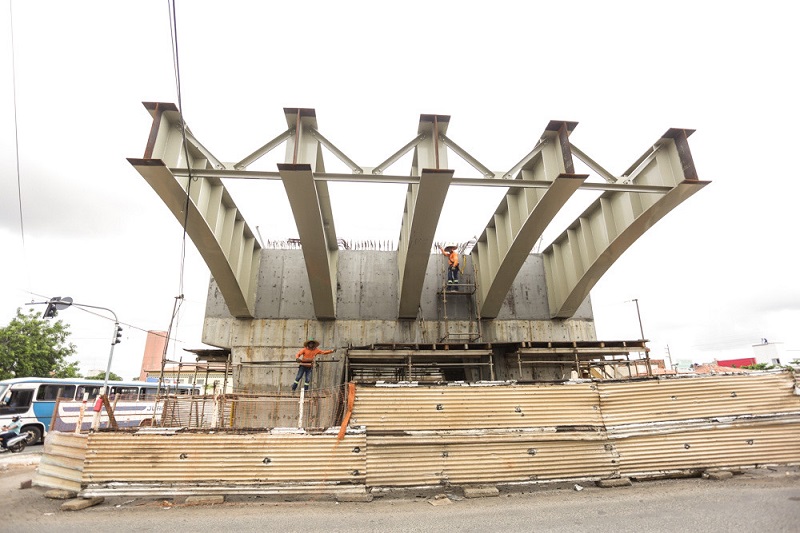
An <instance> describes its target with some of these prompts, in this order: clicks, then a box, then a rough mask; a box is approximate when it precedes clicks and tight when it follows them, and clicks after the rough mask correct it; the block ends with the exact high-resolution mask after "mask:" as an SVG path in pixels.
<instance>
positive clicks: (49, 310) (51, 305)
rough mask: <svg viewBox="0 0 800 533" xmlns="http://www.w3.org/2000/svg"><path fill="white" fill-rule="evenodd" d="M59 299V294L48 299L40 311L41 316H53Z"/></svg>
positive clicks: (56, 310)
mask: <svg viewBox="0 0 800 533" xmlns="http://www.w3.org/2000/svg"><path fill="white" fill-rule="evenodd" d="M59 301H61V296H56V297H55V298H50V301H49V302H47V307H46V308H45V310H44V313H42V318H55V317H56V313H57V312H58V309H57V308H56V302H59Z"/></svg>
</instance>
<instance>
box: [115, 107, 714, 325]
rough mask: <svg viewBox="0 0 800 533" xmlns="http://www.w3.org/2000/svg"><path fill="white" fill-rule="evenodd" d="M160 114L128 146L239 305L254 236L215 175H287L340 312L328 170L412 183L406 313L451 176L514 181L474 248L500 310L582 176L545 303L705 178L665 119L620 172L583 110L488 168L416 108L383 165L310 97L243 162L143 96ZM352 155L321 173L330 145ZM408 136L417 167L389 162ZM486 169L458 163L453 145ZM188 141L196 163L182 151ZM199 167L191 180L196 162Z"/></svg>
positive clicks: (552, 263)
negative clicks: (362, 159)
mask: <svg viewBox="0 0 800 533" xmlns="http://www.w3.org/2000/svg"><path fill="white" fill-rule="evenodd" d="M145 107H146V108H147V109H148V111H149V112H150V113H151V115H152V116H153V126H152V128H151V132H150V137H149V139H148V144H147V148H146V150H145V156H144V158H142V159H129V161H130V162H131V164H133V166H134V167H136V169H137V170H138V171H139V172H140V173H141V174H142V176H143V177H144V178H145V179H146V180H147V181H148V183H150V185H151V186H152V187H153V189H154V190H156V192H157V193H158V194H159V196H160V197H161V198H162V200H163V201H164V202H165V203H166V204H167V205H168V207H169V208H170V210H171V211H172V212H173V214H175V216H176V217H177V218H178V219H179V221H181V222H183V220H184V206H185V205H187V201H186V191H187V190H189V202H188V206H189V215H190V216H189V217H188V223H187V232H188V234H189V236H190V237H191V238H192V240H193V241H194V242H195V244H196V245H197V247H198V249H199V250H200V252H201V254H202V255H203V258H204V259H205V261H206V263H207V264H208V265H209V268H210V270H211V273H212V275H213V276H214V278H215V280H216V281H217V284H218V286H219V288H220V291H221V292H222V294H223V297H224V298H225V301H226V303H227V305H228V308H229V310H230V312H231V314H232V315H234V316H237V317H252V316H253V311H254V301H255V291H256V281H257V279H256V277H257V274H258V269H259V260H260V246H259V244H258V242H257V241H256V239H255V238H254V236H253V233H252V232H251V231H250V229H249V227H248V226H247V224H246V223H245V221H244V219H243V218H242V217H241V214H240V213H239V211H238V209H237V208H236V206H235V204H234V203H233V201H232V200H231V198H230V196H229V194H228V193H227V191H226V190H225V187H224V186H223V184H222V183H221V179H280V180H282V181H283V184H284V187H285V189H286V193H287V196H288V198H289V202H290V205H291V206H292V210H293V214H294V218H295V223H296V225H297V228H298V232H299V236H300V241H301V244H302V249H303V255H304V258H305V262H306V268H307V270H308V276H309V282H310V287H311V296H312V299H313V305H314V311H315V315H316V316H317V318H320V319H333V318H335V315H336V308H335V303H336V292H335V287H336V270H337V257H338V256H337V253H338V247H337V239H336V231H335V227H334V223H333V215H332V209H331V203H330V198H329V195H328V188H327V182H328V181H352V182H360V183H407V184H408V190H407V193H406V205H405V210H404V214H403V219H402V226H401V230H400V238H399V243H398V251H397V252H398V270H399V278H398V279H399V290H398V295H399V298H398V300H399V301H398V316H399V317H400V318H414V317H415V316H416V314H417V310H418V308H419V303H420V299H421V293H422V288H423V284H424V283H423V282H424V275H425V271H426V269H427V265H428V261H429V260H430V251H431V247H432V244H433V236H434V233H435V230H436V226H437V224H438V221H439V216H440V214H441V209H442V206H443V203H444V200H445V197H446V195H447V191H448V190H449V187H450V186H451V185H469V186H490V187H506V188H508V194H507V196H506V198H504V200H503V201H502V202H501V204H500V206H499V207H498V209H497V210H496V212H495V215H494V216H493V217H492V219H491V220H490V221H489V223H488V224H487V227H486V229H485V230H484V232H483V233H482V235H481V238H480V239H478V242H477V244H476V246H475V247H474V248H473V251H472V254H473V265H475V268H476V285H477V293H478V298H479V312H480V315H481V316H482V317H483V318H493V317H496V316H497V314H498V312H499V310H500V308H501V306H502V303H503V300H504V299H505V296H506V295H507V293H508V290H509V288H510V286H511V284H512V283H513V281H514V278H515V277H516V275H517V273H518V272H519V269H520V268H521V266H522V264H523V263H524V262H525V260H526V259H527V257H528V256H529V254H530V251H531V250H532V249H533V246H534V245H535V243H536V241H537V240H538V238H539V237H540V236H541V234H542V232H543V231H544V229H545V228H546V227H547V225H548V224H549V222H550V221H551V220H552V219H553V217H554V216H555V214H556V213H557V212H559V210H560V209H561V208H562V207H563V205H564V204H565V203H566V202H567V200H568V199H569V198H570V197H571V196H572V194H573V193H574V192H575V191H576V190H577V189H583V190H597V191H604V192H603V194H602V196H601V197H600V198H599V199H598V200H597V201H596V202H595V203H594V204H592V206H591V207H590V208H589V209H587V210H586V211H585V212H584V213H583V215H581V216H580V217H579V218H578V219H577V220H576V221H575V222H574V223H573V224H572V225H571V226H570V227H569V228H568V229H567V231H565V232H564V233H563V234H562V235H561V236H560V237H559V238H558V239H556V241H555V242H554V243H553V245H551V246H550V247H548V249H547V250H545V252H544V262H545V271H546V283H547V291H548V299H549V302H550V310H551V315H552V316H553V317H559V318H567V317H569V316H572V314H574V312H575V310H576V309H577V307H578V305H580V303H581V302H582V301H583V300H584V299H585V298H586V296H587V295H588V293H589V290H590V289H591V288H592V287H593V286H594V284H595V283H596V282H597V281H598V280H599V278H600V277H601V276H602V275H603V274H604V273H605V271H606V270H607V269H608V268H609V267H610V265H611V264H612V263H613V262H614V261H615V260H616V259H617V258H619V256H620V255H621V254H622V253H623V252H624V251H625V250H626V249H627V248H628V247H629V246H630V245H631V244H632V243H633V242H634V241H635V240H636V239H637V238H638V237H640V236H641V235H642V234H643V233H644V231H645V230H646V229H647V228H649V227H650V226H651V225H652V224H653V223H655V222H656V221H657V220H659V219H660V218H661V217H663V216H664V215H665V214H666V213H667V212H669V211H670V210H671V209H673V208H674V207H675V206H677V205H678V204H680V203H681V202H682V201H683V200H685V199H686V198H688V197H689V196H691V195H692V194H694V192H696V191H697V190H699V189H700V188H701V187H702V186H704V185H706V184H707V183H708V182H701V181H699V180H698V179H697V176H696V172H695V170H694V164H693V162H692V159H691V154H690V152H689V147H688V142H687V140H686V139H687V137H688V136H689V135H690V134H691V133H692V130H680V129H671V130H669V131H668V132H667V133H666V134H665V135H664V136H663V137H662V138H661V139H660V140H659V141H658V142H657V143H656V144H655V145H654V147H653V149H652V150H650V151H648V152H647V153H645V154H644V155H643V156H642V157H641V158H639V159H638V160H637V161H636V162H635V163H634V164H633V165H632V166H631V168H630V169H629V170H628V171H627V172H626V173H625V174H623V176H622V177H621V178H617V177H615V176H613V175H612V174H611V173H610V172H608V171H606V170H605V169H603V168H602V167H601V166H600V165H599V164H597V163H596V162H595V161H594V160H592V159H591V158H590V157H589V156H588V155H586V154H585V153H584V152H582V151H581V150H579V149H578V148H577V147H575V146H574V145H572V144H571V142H570V141H569V134H570V132H571V131H572V130H573V129H574V128H575V126H576V124H577V123H574V122H563V121H553V122H551V123H550V124H549V125H548V127H547V128H546V129H545V132H544V134H543V136H542V138H541V140H540V142H539V143H538V144H537V145H536V146H535V147H534V148H533V149H532V150H531V152H530V153H528V154H527V155H526V156H525V157H524V158H522V160H520V161H519V162H518V163H517V164H516V165H515V166H514V167H513V168H512V169H511V170H509V171H507V172H493V171H491V170H489V169H488V168H487V167H485V166H484V165H482V164H481V163H480V162H479V161H478V160H477V159H476V158H474V157H472V156H471V155H470V154H469V153H467V152H466V151H465V150H464V149H462V148H461V147H459V146H458V145H457V144H455V142H453V141H452V140H451V139H449V138H448V137H447V136H446V130H447V126H448V124H449V117H448V116H444V115H422V116H421V117H420V126H419V129H418V135H417V136H416V137H415V138H414V139H412V140H411V141H410V142H409V143H407V144H406V145H405V146H404V147H402V148H401V149H400V150H398V151H397V152H395V153H394V154H392V155H391V156H390V157H389V158H388V159H386V160H385V161H384V162H382V163H381V164H379V165H378V166H376V167H366V166H364V167H362V166H359V165H358V164H356V163H355V162H354V161H352V160H351V159H349V158H348V157H347V156H346V155H345V154H344V153H343V152H342V151H341V150H339V149H338V148H337V147H336V146H334V145H333V144H332V143H331V142H330V141H328V139H326V138H325V137H324V136H322V134H320V132H319V131H317V123H316V114H315V111H314V110H313V109H301V108H289V109H284V113H285V115H286V121H287V125H288V129H287V130H286V131H284V132H282V133H280V134H279V135H278V136H277V137H275V138H274V139H272V140H270V141H268V142H267V143H266V144H264V145H263V146H261V147H260V148H258V149H257V150H255V151H254V152H253V153H251V154H250V155H248V156H247V157H245V158H244V159H242V160H241V161H239V162H238V163H225V164H223V163H221V162H219V161H218V160H217V159H216V158H215V157H213V155H211V153H210V152H209V151H208V150H207V149H206V148H205V147H204V146H202V145H201V144H200V143H199V142H198V141H197V139H195V138H194V136H193V135H192V134H191V132H190V131H189V130H188V128H185V132H186V148H185V149H184V143H183V134H182V129H181V121H180V120H181V119H180V115H179V113H178V110H177V108H176V107H175V106H174V105H173V104H163V103H158V104H156V103H145ZM284 143H285V144H286V157H285V163H284V164H280V165H278V167H279V168H278V171H277V172H271V171H249V170H247V167H248V166H249V165H250V164H251V163H253V162H255V161H256V160H258V159H259V158H260V157H262V156H263V155H265V154H266V153H268V152H269V151H270V150H272V149H274V148H276V147H277V146H279V145H281V144H284ZM323 147H324V148H326V149H327V150H328V151H329V152H330V153H332V154H333V155H335V156H336V157H337V158H339V159H340V160H341V161H342V162H344V163H345V164H346V165H347V166H349V167H350V169H351V173H350V174H342V173H326V172H325V168H324V162H323V158H322V148H323ZM412 149H413V150H414V157H413V162H412V169H411V175H410V176H409V175H405V176H401V175H384V171H385V170H386V169H387V168H388V167H390V166H391V165H392V164H393V163H395V162H396V161H397V160H399V159H400V158H401V157H402V156H403V155H404V154H406V153H408V152H409V151H410V150H412ZM448 149H449V150H451V151H452V152H453V153H455V154H456V155H458V156H459V157H461V158H462V159H463V160H464V161H466V162H467V163H469V164H470V165H471V166H472V167H474V168H475V169H477V170H478V171H479V172H480V173H481V174H482V175H483V177H482V178H462V177H454V175H453V174H454V173H453V171H452V170H448V169H447V166H448V162H447V155H448V154H447V151H448ZM186 153H188V159H189V164H188V165H187V163H186V159H187V155H186ZM573 155H574V156H575V157H578V158H579V159H580V160H582V161H583V162H584V163H585V164H586V165H587V166H588V167H589V168H590V169H592V170H593V171H595V172H596V173H598V174H599V175H600V176H601V177H602V178H603V179H604V180H605V181H606V183H586V182H585V179H586V178H587V176H586V175H578V174H575V173H574V170H573V168H574V166H573V163H572V157H573ZM190 175H191V177H192V178H202V179H199V180H194V181H192V182H191V186H189V184H190V181H189V179H188V178H189V176H190Z"/></svg>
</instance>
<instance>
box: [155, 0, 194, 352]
mask: <svg viewBox="0 0 800 533" xmlns="http://www.w3.org/2000/svg"><path fill="white" fill-rule="evenodd" d="M167 5H168V8H169V21H170V25H169V30H170V40H171V44H172V65H173V69H174V72H175V88H176V91H177V94H178V117H179V118H180V121H181V126H180V127H181V135H182V137H183V153H184V158H185V160H186V171H187V174H188V178H187V183H186V203H185V204H184V208H183V236H182V239H181V257H180V268H179V275H178V296H176V297H175V303H174V305H173V308H172V316H171V318H170V323H169V328H168V329H167V340H168V341H169V339H170V338H171V336H172V329H173V326H175V329H177V328H178V326H177V325H176V322H177V323H179V322H180V320H179V317H178V314H179V312H180V309H181V306H182V304H183V299H184V296H183V281H184V274H185V268H186V234H187V230H186V228H187V226H188V224H189V206H190V201H191V196H190V193H191V188H192V181H194V180H195V179H196V178H194V177H193V176H192V168H191V164H190V161H189V147H188V143H187V140H186V122H185V121H184V119H183V98H182V91H181V68H180V58H179V53H178V17H177V11H176V9H175V0H168V2H167ZM168 347H169V342H167V343H165V345H164V354H163V356H164V358H166V354H167V350H168Z"/></svg>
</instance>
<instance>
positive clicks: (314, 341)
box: [303, 337, 319, 348]
mask: <svg viewBox="0 0 800 533" xmlns="http://www.w3.org/2000/svg"><path fill="white" fill-rule="evenodd" d="M312 342H313V343H314V344H319V343H318V342H317V340H316V339H315V338H314V337H311V338H310V339H308V340H307V341H306V342H305V343H303V346H304V347H305V348H308V345H309V344H311V343H312Z"/></svg>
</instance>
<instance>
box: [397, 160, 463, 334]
mask: <svg viewBox="0 0 800 533" xmlns="http://www.w3.org/2000/svg"><path fill="white" fill-rule="evenodd" d="M452 178H453V171H452V170H432V169H426V170H423V171H422V175H421V176H420V181H419V185H416V184H412V185H409V186H408V191H407V192H406V207H405V211H404V212H403V222H402V225H401V227H400V239H399V241H398V246H397V248H398V249H397V266H398V268H399V273H400V276H399V285H400V287H399V290H398V291H397V293H398V294H399V295H400V303H399V316H400V318H414V317H416V316H417V310H418V309H419V304H420V299H421V297H422V286H423V284H424V282H425V271H426V270H427V268H428V261H429V260H430V257H431V247H432V246H433V237H434V233H435V232H436V226H437V225H438V224H439V216H440V215H441V213H442V205H443V204H444V200H445V197H446V196H447V191H448V190H449V187H450V182H451V181H452Z"/></svg>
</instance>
